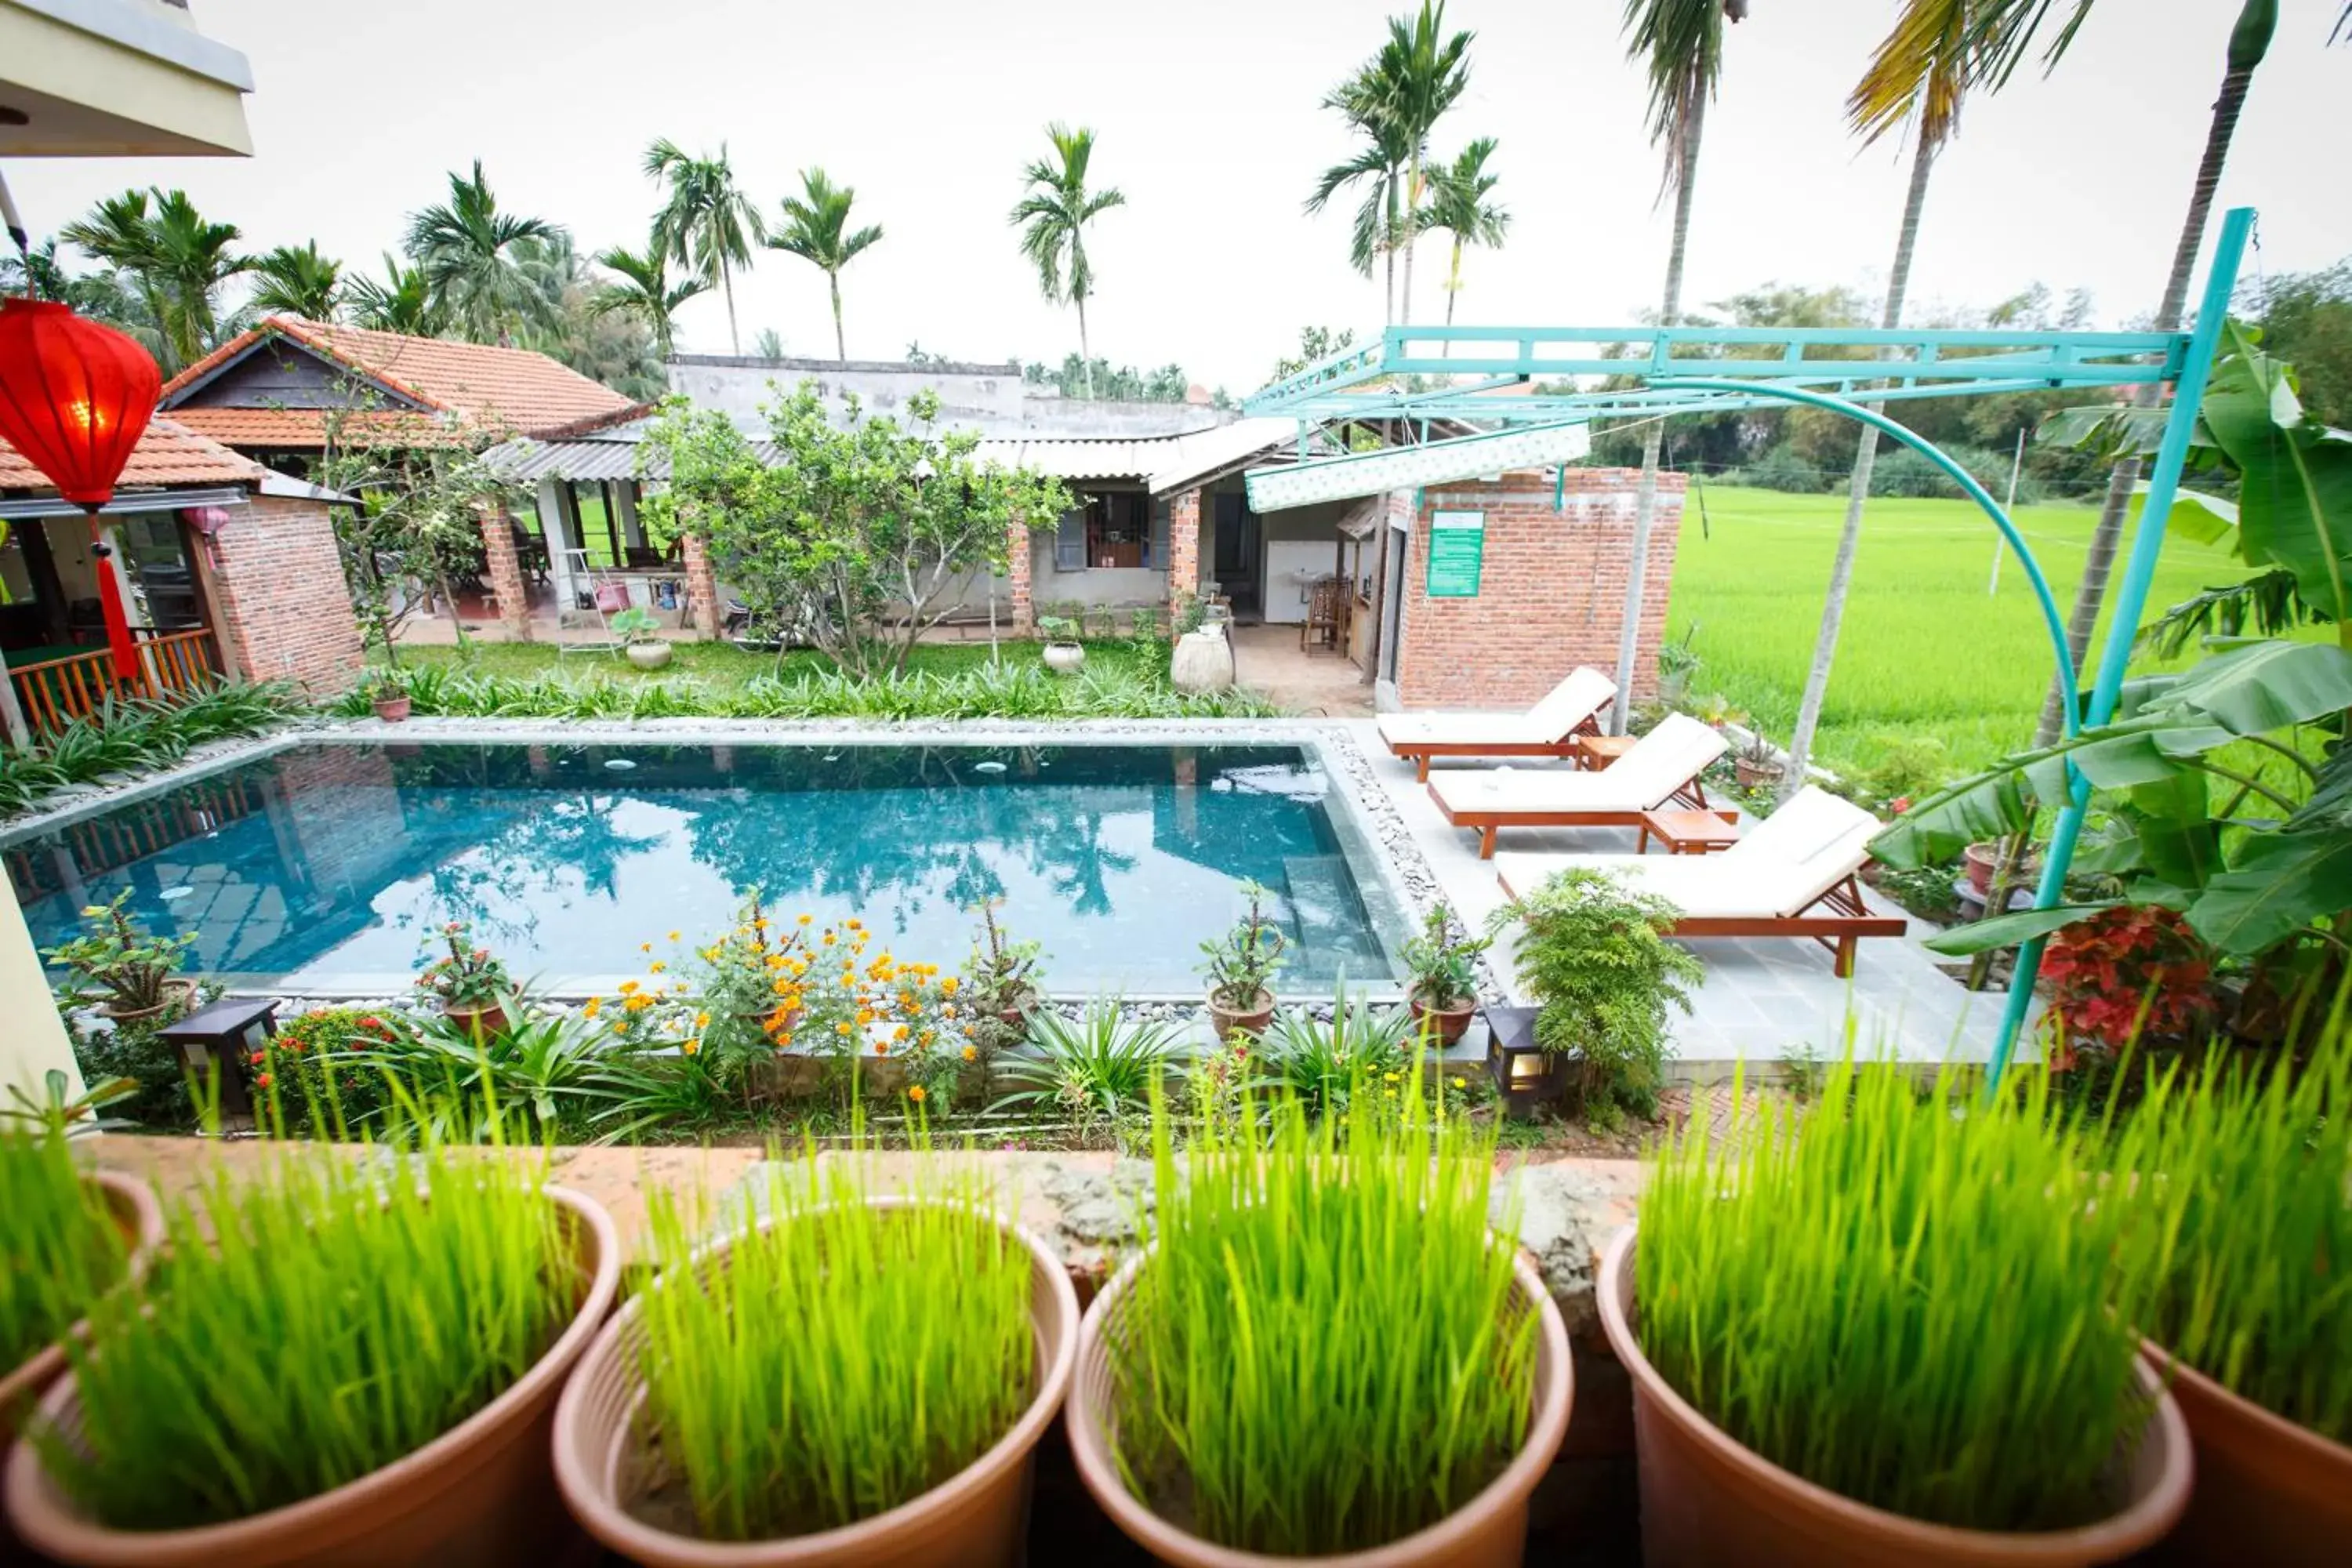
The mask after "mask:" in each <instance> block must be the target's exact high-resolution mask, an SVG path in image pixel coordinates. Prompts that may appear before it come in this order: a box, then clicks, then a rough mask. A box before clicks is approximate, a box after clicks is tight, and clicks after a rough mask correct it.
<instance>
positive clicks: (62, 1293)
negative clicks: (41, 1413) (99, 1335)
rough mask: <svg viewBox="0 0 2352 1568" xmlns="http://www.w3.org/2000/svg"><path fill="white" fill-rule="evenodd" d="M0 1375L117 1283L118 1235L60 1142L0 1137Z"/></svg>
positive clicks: (122, 1251) (122, 1250)
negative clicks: (2, 1222) (3, 1219)
mask: <svg viewBox="0 0 2352 1568" xmlns="http://www.w3.org/2000/svg"><path fill="white" fill-rule="evenodd" d="M0 1215H6V1216H7V1223H6V1224H5V1226H0V1375H5V1374H6V1373H10V1372H13V1371H14V1370H16V1367H17V1366H18V1365H19V1364H20V1363H23V1362H24V1360H25V1359H26V1357H27V1356H30V1355H32V1354H33V1353H34V1352H37V1351H38V1350H40V1349H41V1348H42V1347H43V1346H44V1345H47V1344H48V1343H49V1342H52V1341H54V1340H55V1339H56V1338H57V1337H58V1335H59V1334H61V1333H63V1332H64V1331H65V1330H66V1328H67V1326H68V1324H70V1323H72V1322H73V1321H75V1320H76V1319H78V1318H79V1317H80V1316H81V1315H82V1314H83V1313H84V1312H85V1311H87V1310H89V1305H90V1303H91V1302H92V1301H95V1300H98V1298H99V1297H100V1295H101V1294H103V1293H104V1292H105V1291H106V1290H107V1289H108V1288H109V1287H110V1286H112V1285H113V1284H114V1282H115V1281H116V1280H117V1279H121V1277H122V1268H123V1262H124V1259H125V1258H126V1256H127V1253H128V1250H129V1249H128V1247H126V1245H125V1243H124V1241H123V1237H122V1232H121V1230H120V1229H118V1228H117V1227H116V1226H115V1224H114V1220H113V1217H112V1216H111V1215H110V1214H109V1213H108V1212H107V1207H106V1205H105V1203H104V1201H103V1200H102V1199H100V1196H99V1195H98V1193H97V1191H96V1189H94V1188H93V1187H92V1186H91V1185H90V1184H89V1183H87V1182H85V1181H83V1180H82V1177H81V1172H80V1171H79V1169H78V1168H76V1166H75V1164H74V1160H73V1155H72V1154H71V1153H70V1152H68V1150H67V1148H66V1141H65V1139H63V1138H62V1137H36V1136H33V1135H31V1134H29V1133H26V1132H20V1131H14V1130H8V1131H0Z"/></svg>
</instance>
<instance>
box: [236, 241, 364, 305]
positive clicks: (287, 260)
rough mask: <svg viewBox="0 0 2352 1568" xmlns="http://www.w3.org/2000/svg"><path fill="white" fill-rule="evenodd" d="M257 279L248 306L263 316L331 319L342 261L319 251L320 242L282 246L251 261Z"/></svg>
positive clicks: (340, 281)
mask: <svg viewBox="0 0 2352 1568" xmlns="http://www.w3.org/2000/svg"><path fill="white" fill-rule="evenodd" d="M253 271H254V276H255V277H256V278H257V279H259V281H257V283H256V284H255V285H254V288H253V298H252V299H251V300H247V301H246V304H247V309H249V310H253V311H255V312H257V313H258V314H261V315H265V316H278V315H283V316H303V317H307V318H309V319H310V320H311V321H332V320H333V319H334V315H335V307H336V306H337V305H338V304H340V303H341V300H342V293H343V264H342V263H341V262H340V261H337V260H336V259H334V258H332V257H331V256H326V255H323V254H321V253H320V249H319V242H318V241H317V240H315V239H314V240H310V241H308V242H307V243H305V244H303V245H301V246H299V247H296V246H291V245H281V246H279V247H278V248H277V249H275V250H272V251H269V252H268V253H267V254H266V255H264V256H262V257H260V258H257V260H256V261H255V262H254V264H253Z"/></svg>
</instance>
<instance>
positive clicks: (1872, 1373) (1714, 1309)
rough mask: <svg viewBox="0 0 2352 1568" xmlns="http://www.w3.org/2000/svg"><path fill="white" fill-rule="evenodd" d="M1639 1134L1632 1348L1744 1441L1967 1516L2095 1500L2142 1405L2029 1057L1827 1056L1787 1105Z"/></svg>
mask: <svg viewBox="0 0 2352 1568" xmlns="http://www.w3.org/2000/svg"><path fill="white" fill-rule="evenodd" d="M1739 1110H1740V1112H1741V1114H1739V1115H1738V1116H1736V1117H1735V1119H1734V1125H1733V1130H1732V1131H1731V1132H1730V1133H1729V1134H1727V1135H1720V1136H1719V1135H1717V1134H1715V1133H1713V1132H1712V1131H1710V1130H1709V1129H1707V1128H1706V1127H1703V1126H1695V1127H1694V1129H1693V1131H1691V1132H1690V1134H1689V1135H1688V1136H1687V1137H1685V1139H1684V1140H1682V1141H1681V1142H1678V1143H1672V1144H1666V1145H1662V1146H1661V1148H1660V1150H1659V1151H1658V1152H1657V1153H1656V1154H1655V1155H1654V1158H1653V1163H1652V1167H1651V1173H1650V1180H1649V1184H1648V1185H1647V1187H1646V1188H1645V1190H1644V1192H1643V1199H1642V1219H1641V1226H1642V1228H1641V1239H1640V1242H1639V1245H1638V1247H1637V1248H1636V1253H1635V1260H1634V1274H1635V1279H1636V1291H1635V1294H1636V1298H1637V1309H1638V1333H1639V1336H1640V1340H1641V1345H1642V1352H1643V1354H1644V1355H1646V1356H1647V1357H1648V1358H1649V1359H1650V1362H1651V1363H1652V1364H1653V1365H1654V1366H1655V1367H1656V1368H1657V1370H1658V1372H1659V1373H1660V1374H1661V1375H1662V1376H1663V1377H1664V1379H1665V1380H1666V1382H1667V1383H1668V1384H1672V1385H1673V1387H1674V1388H1675V1391H1676V1392H1677V1393H1679V1394H1682V1396H1683V1397H1684V1398H1685V1399H1687V1400H1689V1401H1690V1402H1691V1404H1692V1405H1695V1406H1696V1408H1697V1409H1698V1411H1699V1412H1700V1414H1702V1415H1705V1416H1706V1418H1707V1419H1708V1420H1709V1421H1711V1422H1713V1423H1714V1424H1715V1425H1716V1426H1719V1427H1721V1428H1722V1429H1723V1430H1724V1431H1725V1432H1727V1433H1728V1434H1729V1435H1730V1436H1732V1437H1733V1438H1734V1439H1735V1440H1737V1441H1738V1442H1739V1443H1741V1444H1743V1445H1745V1446H1746V1447H1748V1448H1750V1449H1753V1450H1754V1451H1755V1452H1756V1453H1758V1454H1759V1455H1761V1456H1762V1457H1763V1458H1767V1459H1769V1460H1770V1461H1772V1462H1773V1463H1774V1464H1776V1465H1779V1466H1780V1467H1781V1468H1784V1469H1788V1470H1790V1471H1793V1472H1794V1473H1796V1474H1797V1475H1800V1476H1802V1477H1803V1478H1804V1479H1807V1480H1810V1481H1812V1482H1814V1483H1815V1484H1817V1485H1820V1486H1822V1487H1826V1488H1828V1489H1830V1490H1832V1491H1834V1492H1837V1493H1839V1494H1840V1495H1842V1496H1843V1497H1847V1498H1851V1499H1853V1500H1855V1501H1858V1502H1863V1503H1867V1504H1869V1505H1871V1506H1872V1507H1874V1508H1880V1509H1885V1510H1888V1511H1890V1512H1894V1513H1898V1514H1903V1515H1906V1516H1907V1517H1910V1518H1913V1519H1920V1520H1927V1521H1933V1522H1936V1523H1938V1524H1949V1525H1957V1526H1961V1527H1964V1528H1968V1529H1974V1530H1986V1531H2028V1530H2042V1529H2055V1528H2060V1527H2063V1526H2069V1525H2079V1524H2082V1523H2084V1522H2086V1521H2090V1520H2092V1519H2094V1518H2097V1517H2101V1516H2103V1515H2105V1514H2107V1513H2109V1512H2112V1511H2113V1505H2114V1503H2115V1501H2116V1499H2115V1496H2114V1493H2113V1492H2112V1490H2111V1485H2112V1483H2113V1481H2114V1479H2115V1478H2116V1475H2117V1474H2118V1473H2119V1471H2118V1468H2117V1458H2118V1456H2119V1455H2123V1454H2126V1453H2127V1452H2128V1451H2129V1450H2130V1448H2131V1447H2132V1445H2133V1443H2134V1442H2135V1441H2136V1440H2137V1435H2138V1433H2139V1431H2140V1429H2141V1427H2142V1426H2143V1425H2144V1424H2145V1422H2146V1420H2147V1405H2146V1403H2145V1400H2144V1397H2143V1396H2142V1394H2140V1393H2139V1391H2138V1390H2137V1386H2136V1384H2135V1382H2134V1373H2133V1359H2134V1355H2135V1352H2136V1350H2137V1340H2136V1338H2135V1336H2134V1335H2133V1333H2132V1331H2131V1330H2130V1328H2129V1327H2128V1326H2127V1325H2126V1323H2125V1322H2124V1321H2122V1320H2121V1319H2120V1318H2119V1317H2117V1316H2116V1313H2114V1312H2113V1311H2112V1310H2110V1297H2109V1294H2108V1284H2109V1279H2110V1274H2109V1269H2108V1267H2107V1262H2108V1260H2107V1258H2106V1255H2105V1249H2106V1247H2107V1242H2108V1237H2109V1231H2108V1230H2107V1229H2106V1228H2105V1226H2104V1225H2103V1224H2101V1223H2098V1222H2097V1221H2096V1219H2095V1216H2096V1215H2098V1213H2099V1211H2098V1210H2097V1208H2096V1205H2095V1204H2094V1203H2093V1201H2092V1200H2093V1198H2094V1197H2095V1194H2096V1184H2097V1182H2098V1173H2097V1172H2096V1171H2095V1169H2094V1168H2093V1167H2092V1166H2091V1165H2090V1164H2089V1163H2087V1162H2085V1161H2084V1160H2083V1159H2081V1158H2080V1157H2079V1156H2078V1152H2077V1147H2076V1141H2075V1140H2074V1137H2073V1136H2072V1129H2070V1128H2068V1127H2067V1126H2065V1125H2063V1123H2061V1122H2060V1121H2058V1119H2057V1117H2056V1113H2055V1112H2054V1111H2053V1108H2052V1107H2051V1105H2050V1103H2049V1095H2048V1089H2047V1086H2046V1080H2042V1079H2037V1081H2036V1082H2035V1083H2033V1084H2032V1086H2030V1087H2029V1089H2027V1091H2026V1092H2024V1093H2022V1094H2021V1095H2018V1096H2014V1097H2003V1098H2000V1099H1999V1100H1991V1101H1989V1100H1986V1099H1984V1098H1983V1097H1982V1096H1981V1095H1979V1094H1972V1093H1971V1092H1969V1090H1968V1089H1964V1088H1962V1087H1961V1084H1960V1081H1959V1080H1958V1079H1956V1078H1955V1076H1954V1075H1953V1074H1952V1073H1951V1072H1949V1071H1947V1072H1946V1073H1944V1074H1943V1075H1942V1076H1941V1077H1939V1078H1938V1079H1937V1081H1936V1083H1935V1085H1934V1087H1933V1089H1931V1090H1929V1091H1927V1092H1926V1093H1924V1094H1923V1093H1921V1092H1920V1091H1919V1088H1918V1085H1917V1084H1916V1080H1915V1079H1914V1078H1913V1077H1912V1075H1911V1074H1910V1073H1909V1072H1908V1071H1907V1070H1906V1069H1904V1068H1898V1067H1892V1066H1863V1067H1856V1066H1855V1065H1854V1064H1853V1061H1852V1060H1851V1059H1848V1060H1846V1061H1843V1062H1842V1063H1840V1064H1839V1065H1838V1066H1837V1067H1835V1068H1832V1069H1831V1071H1830V1073H1829V1075H1828V1080H1827V1083H1826V1085H1825V1087H1824V1089H1823V1090H1822V1095H1821V1097H1820V1098H1819V1100H1816V1101H1815V1102H1814V1103H1813V1104H1812V1105H1811V1107H1810V1108H1809V1109H1808V1110H1806V1111H1804V1112H1803V1113H1802V1114H1800V1112H1799V1111H1798V1110H1796V1109H1795V1108H1794V1106H1793V1105H1792V1104H1791V1103H1790V1102H1787V1101H1773V1100H1768V1101H1765V1102H1763V1103H1761V1104H1758V1103H1753V1102H1744V1101H1743V1102H1742V1103H1741V1104H1740V1107H1739Z"/></svg>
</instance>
